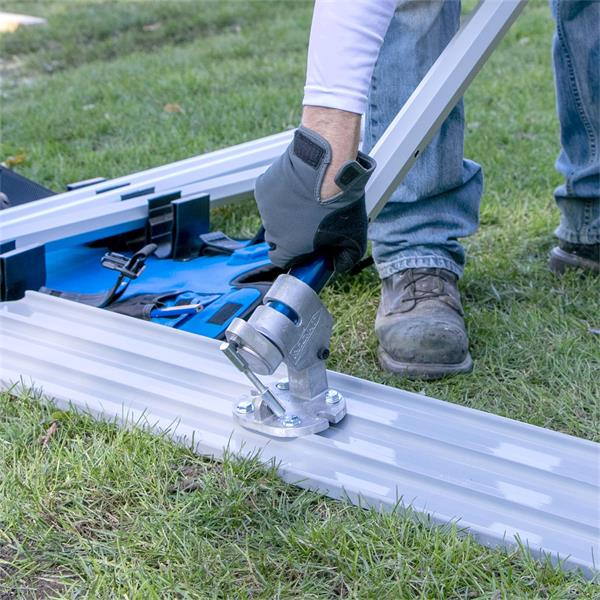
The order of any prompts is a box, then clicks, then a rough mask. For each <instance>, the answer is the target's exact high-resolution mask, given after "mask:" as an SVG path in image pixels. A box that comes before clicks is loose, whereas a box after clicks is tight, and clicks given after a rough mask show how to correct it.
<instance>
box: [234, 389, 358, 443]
mask: <svg viewBox="0 0 600 600" xmlns="http://www.w3.org/2000/svg"><path fill="white" fill-rule="evenodd" d="M269 389H270V390H271V392H272V393H273V394H274V395H275V397H276V398H277V400H279V402H280V403H281V405H282V406H283V407H284V408H285V413H286V414H285V416H284V417H283V418H280V417H277V416H276V415H274V414H273V413H272V412H271V411H270V410H268V409H267V410H261V409H262V406H260V403H259V402H257V398H258V396H253V395H251V394H248V395H244V396H242V398H241V399H240V400H239V401H237V402H235V404H234V406H233V416H234V418H235V419H236V421H237V422H238V423H239V424H240V425H242V427H245V428H247V429H252V430H254V431H259V432H262V433H266V434H267V435H272V436H274V437H287V438H292V437H300V436H303V435H309V434H311V433H320V432H321V431H324V430H325V429H327V428H328V427H329V425H330V423H331V424H335V423H339V422H340V421H341V420H342V419H343V418H344V417H345V416H346V401H345V400H344V398H343V397H340V399H339V400H338V401H337V402H336V403H335V404H332V403H329V402H327V392H323V393H322V394H320V395H319V396H317V397H316V398H313V399H312V400H299V399H297V398H295V397H294V396H292V394H290V392H289V390H286V389H281V388H280V387H277V384H275V385H274V384H271V385H270V386H269ZM257 404H259V406H257V407H256V408H254V407H255V406H256V405H257ZM249 405H251V406H252V407H253V409H252V410H248V406H249ZM242 407H243V410H240V408H242Z"/></svg>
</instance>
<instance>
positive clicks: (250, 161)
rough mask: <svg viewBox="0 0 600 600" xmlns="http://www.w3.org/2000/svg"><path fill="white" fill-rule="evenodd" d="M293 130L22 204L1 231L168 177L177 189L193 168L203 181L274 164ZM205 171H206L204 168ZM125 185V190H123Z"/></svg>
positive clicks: (2, 218)
mask: <svg viewBox="0 0 600 600" xmlns="http://www.w3.org/2000/svg"><path fill="white" fill-rule="evenodd" d="M293 133H294V132H293V131H284V132H282V133H277V134H275V135H270V136H267V137H264V138H260V139H258V140H253V141H250V142H244V143H243V144H237V145H235V146H230V147H228V148H222V149H220V150H215V151H213V152H208V153H206V154H200V155H198V156H194V157H192V158H186V159H185V160H180V161H177V162H173V163H169V164H166V165H162V166H160V167H154V168H152V169H146V170H144V171H139V172H137V173H132V174H130V175H125V176H123V177H117V178H115V179H110V180H107V181H103V182H102V183H97V184H94V185H90V186H87V187H85V188H80V189H77V190H72V191H70V192H63V193H62V194H56V195H54V196H50V197H48V198H43V199H41V200H36V201H35V202H29V203H27V204H20V205H17V206H14V207H12V208H10V209H7V210H4V211H2V213H0V228H1V227H2V224H4V223H5V222H12V220H13V219H21V218H23V217H25V216H27V215H32V214H37V213H39V212H41V211H43V210H49V209H53V208H57V207H58V208H61V207H62V208H64V207H67V206H68V207H73V206H74V205H75V206H78V203H77V201H79V200H89V199H92V198H93V199H94V202H95V203H98V202H109V201H115V200H119V199H120V197H121V194H124V193H128V192H130V191H132V190H133V189H134V188H133V187H132V186H133V185H134V184H136V183H142V184H143V186H144V187H146V186H147V185H148V184H149V183H150V182H152V181H154V180H156V179H159V178H161V179H162V178H163V177H165V176H167V175H169V176H174V177H173V180H172V181H173V186H176V185H177V175H178V174H179V173H182V172H184V171H188V170H190V169H198V177H199V179H201V178H204V179H208V178H210V177H214V176H215V173H216V175H227V174H229V173H235V172H237V171H244V170H247V169H251V168H254V167H257V166H259V165H262V164H267V163H270V162H271V161H272V160H273V159H274V158H275V157H277V156H279V154H281V153H282V152H283V150H284V149H285V148H286V147H287V145H288V144H289V143H290V140H291V139H292V136H293ZM209 165H210V166H212V167H213V169H212V172H206V171H205V170H204V168H205V167H206V166H209ZM201 168H202V169H201ZM120 186H122V187H120ZM109 188H115V189H114V190H113V191H112V193H109V194H107V193H106V192H105V193H102V194H100V193H98V192H101V191H102V190H105V189H109Z"/></svg>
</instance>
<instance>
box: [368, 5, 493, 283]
mask: <svg viewBox="0 0 600 600" xmlns="http://www.w3.org/2000/svg"><path fill="white" fill-rule="evenodd" d="M459 23H460V1H459V0H433V1H431V0H403V1H402V2H401V3H400V5H399V7H398V10H397V11H396V14H395V16H394V18H393V20H392V23H391V25H390V27H389V29H388V32H387V34H386V36H385V40H384V43H383V46H382V48H381V51H380V54H379V58H378V60H377V63H376V65H375V69H374V72H373V79H372V81H371V89H370V92H369V107H368V110H367V114H366V118H365V138H364V146H365V150H366V151H367V152H368V151H369V150H370V149H371V148H372V147H373V146H374V144H375V142H376V141H377V140H378V139H379V137H380V136H381V135H382V134H383V132H384V131H385V129H386V127H387V126H388V125H389V123H390V121H392V119H393V118H394V117H395V116H396V113H397V112H398V111H399V110H400V108H401V107H402V105H403V104H404V103H405V101H406V100H407V99H408V97H409V96H410V94H411V93H412V92H413V90H414V89H415V88H416V86H417V85H418V84H419V82H420V81H421V79H422V78H423V76H424V75H425V73H426V72H427V71H428V70H429V67H430V66H431V65H432V64H433V63H434V62H435V60H436V59H437V57H438V56H439V54H440V53H441V52H442V50H443V49H444V48H445V46H446V44H447V43H448V41H449V40H450V39H451V37H452V36H453V35H454V33H455V32H456V30H457V29H458V26H459ZM463 130H464V111H463V106H462V102H461V103H460V104H459V105H458V106H456V108H455V109H454V110H453V111H452V112H451V113H450V115H449V116H448V118H447V119H446V121H445V122H444V123H443V125H442V127H441V129H440V131H439V132H438V133H437V134H436V135H435V137H434V138H433V140H432V141H431V143H430V144H429V146H428V148H427V149H426V150H425V151H424V152H422V153H421V156H420V157H419V158H418V160H417V161H416V162H415V164H414V166H413V167H412V169H411V170H410V172H409V174H408V175H407V177H406V178H405V179H404V180H403V182H402V184H401V185H400V186H399V187H398V189H397V190H396V191H395V192H394V194H393V195H392V197H391V198H390V200H389V202H388V203H387V205H386V206H385V208H384V209H383V211H382V212H381V213H380V215H379V216H378V218H377V219H376V220H375V222H373V223H372V224H371V227H370V230H369V237H370V239H371V240H372V241H373V256H374V259H375V263H376V265H377V268H378V271H379V274H380V276H381V277H382V278H385V277H389V276H390V275H392V274H394V273H397V272H398V271H402V270H403V269H407V268H414V267H441V268H444V269H448V270H450V271H453V272H454V273H456V274H457V275H458V276H460V275H462V271H463V267H464V263H465V252H464V249H463V247H462V246H461V244H460V243H459V242H458V241H457V240H458V238H461V237H464V236H467V235H471V234H473V233H474V232H475V231H476V229H477V226H478V223H479V201H480V198H481V193H482V189H483V174H482V171H481V167H480V166H479V165H478V164H476V163H474V162H472V161H469V160H465V159H464V158H463V133H464V131H463Z"/></svg>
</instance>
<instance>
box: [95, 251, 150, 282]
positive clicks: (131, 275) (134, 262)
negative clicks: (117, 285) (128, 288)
mask: <svg viewBox="0 0 600 600" xmlns="http://www.w3.org/2000/svg"><path fill="white" fill-rule="evenodd" d="M156 248H157V246H156V244H148V245H147V246H144V247H143V248H142V249H141V250H140V251H139V252H136V253H135V254H134V255H133V256H132V257H131V258H130V257H129V256H125V255H124V254H119V253H118V252H107V253H106V254H105V255H104V256H103V257H102V259H101V260H100V263H101V265H102V266H103V267H104V268H105V269H110V270H111V271H118V272H119V273H121V274H122V275H123V276H124V277H127V278H128V279H137V278H138V277H139V276H140V275H141V274H142V273H143V272H144V270H145V269H146V259H147V258H148V257H149V256H150V255H151V254H154V252H155V251H156Z"/></svg>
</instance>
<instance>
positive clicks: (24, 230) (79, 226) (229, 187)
mask: <svg viewBox="0 0 600 600" xmlns="http://www.w3.org/2000/svg"><path fill="white" fill-rule="evenodd" d="M267 167H268V164H265V165H263V166H261V167H257V168H254V169H250V170H248V171H239V172H236V173H231V174H229V175H224V176H221V177H214V178H212V179H207V180H202V181H194V182H192V183H187V184H185V185H181V186H179V187H177V188H176V189H177V190H180V191H181V192H182V197H192V196H194V195H199V194H210V201H211V206H213V207H216V206H222V205H224V204H230V203H232V202H235V201H239V200H243V199H245V198H249V197H251V195H252V192H253V190H254V184H255V181H256V178H257V177H258V176H259V175H260V174H261V173H263V171H264V170H265V169H266V168H267ZM167 191H169V190H162V192H159V193H166V192H167ZM156 195H157V193H156V191H154V192H152V193H146V194H143V195H141V196H138V197H137V198H132V199H130V200H123V201H121V202H112V203H108V204H107V203H98V204H96V203H94V202H89V203H86V204H85V205H83V206H81V207H79V208H78V210H73V211H70V210H66V211H48V212H46V211H41V212H40V213H39V214H38V215H34V216H31V217H29V218H28V219H26V220H24V221H23V222H21V223H17V224H14V223H9V224H6V225H3V226H2V227H1V228H0V232H1V233H0V238H1V240H2V241H9V240H14V241H15V243H16V247H17V248H22V247H25V246H28V245H30V244H48V243H50V242H55V241H63V240H68V239H69V238H72V237H80V236H84V235H86V234H95V232H99V231H102V230H105V229H107V228H114V227H119V228H120V229H119V231H129V230H132V229H135V228H137V227H143V226H144V223H145V222H146V219H147V217H148V199H149V198H151V197H153V196H156ZM0 214H1V213H0ZM93 237H94V236H93V235H92V236H91V238H93Z"/></svg>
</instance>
